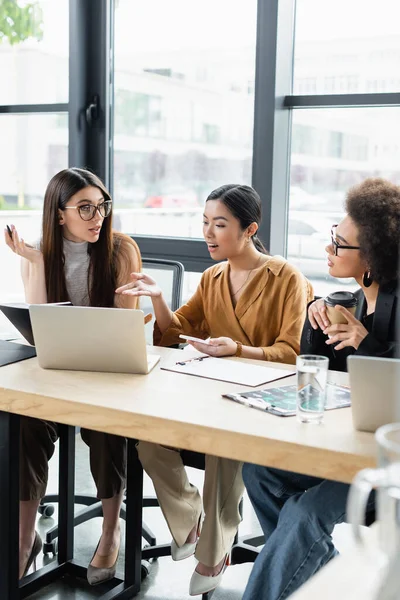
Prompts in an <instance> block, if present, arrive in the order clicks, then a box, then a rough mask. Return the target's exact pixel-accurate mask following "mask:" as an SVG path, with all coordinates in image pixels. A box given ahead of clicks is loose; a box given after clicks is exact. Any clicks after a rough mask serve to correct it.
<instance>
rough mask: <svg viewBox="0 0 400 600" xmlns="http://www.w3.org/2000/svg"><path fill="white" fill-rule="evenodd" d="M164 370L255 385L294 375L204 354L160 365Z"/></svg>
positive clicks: (292, 372)
mask: <svg viewBox="0 0 400 600" xmlns="http://www.w3.org/2000/svg"><path fill="white" fill-rule="evenodd" d="M160 368H161V369H164V370H165V371H174V373H184V374H185V375H195V376H196V377H204V378H205V379H217V380H218V381H227V382H229V383H237V384H239V385H248V386H250V387H257V386H259V385H264V384H265V383H270V382H271V381H275V380H277V379H283V378H284V377H290V376H291V375H295V373H296V371H295V370H293V371H286V370H285V369H274V368H272V367H262V366H257V365H252V364H246V363H244V362H238V361H232V360H227V359H223V358H216V357H214V356H208V355H207V354H204V355H202V356H197V357H195V358H189V359H183V360H181V361H178V362H173V363H169V364H165V365H162V366H161V367H160Z"/></svg>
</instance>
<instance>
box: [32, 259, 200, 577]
mask: <svg viewBox="0 0 400 600" xmlns="http://www.w3.org/2000/svg"><path fill="white" fill-rule="evenodd" d="M142 263H143V270H144V271H145V272H146V273H148V274H149V275H151V276H152V277H154V279H155V280H156V281H157V283H158V284H159V285H160V287H161V288H162V290H163V294H164V296H165V298H166V300H167V303H168V305H169V306H170V308H171V310H172V311H175V310H177V308H179V306H180V305H181V303H182V287H183V276H184V267H183V265H182V264H181V263H180V262H178V261H172V260H164V259H157V258H144V257H143V258H142ZM171 275H172V277H171ZM140 308H141V309H142V310H143V311H144V312H145V314H146V313H148V312H151V313H153V308H152V304H151V301H150V298H146V297H143V298H141V302H140ZM152 330H153V327H152V324H150V325H148V326H147V328H146V341H147V343H148V344H152ZM203 460H204V457H203ZM58 501H59V498H58V494H49V495H46V496H45V497H44V498H42V500H41V502H40V505H39V509H38V512H39V513H40V514H41V515H42V516H43V517H51V516H52V514H53V513H54V506H52V503H57V502H58ZM75 504H82V505H83V506H84V507H85V508H83V509H82V510H80V511H79V512H78V513H77V514H76V515H75V516H74V527H77V526H78V525H81V524H82V523H86V521H89V520H90V519H95V518H96V517H102V516H103V512H102V506H101V501H99V500H98V498H96V496H89V495H76V496H75ZM147 506H158V503H157V500H156V498H144V499H143V507H147ZM120 517H121V518H122V519H125V518H126V510H125V505H124V503H123V504H122V507H121V513H120ZM142 535H143V537H144V539H145V540H146V542H147V543H148V544H149V545H150V546H155V544H156V537H155V536H154V534H153V533H152V531H151V530H150V529H149V528H148V527H147V526H146V524H145V523H143V526H142ZM57 537H58V524H57V525H55V526H54V527H52V528H51V529H49V530H48V531H47V533H46V538H45V541H44V542H43V554H45V555H46V554H53V555H54V556H55V555H56V541H55V540H56V538H57ZM159 556H163V555H162V554H160V555H159ZM143 558H146V557H143ZM148 558H150V556H149V557H148ZM147 574H148V567H147V566H146V563H142V578H144V577H145V576H146V575H147Z"/></svg>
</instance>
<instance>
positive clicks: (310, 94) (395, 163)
mask: <svg viewBox="0 0 400 600" xmlns="http://www.w3.org/2000/svg"><path fill="white" fill-rule="evenodd" d="M399 17H400V4H399V3H398V2H397V0H382V2H379V3H378V4H377V3H376V2H373V1H372V0H371V1H370V0H352V1H351V2H348V1H346V0H338V1H337V2H335V3H330V4H329V3H328V4H327V3H324V2H319V0H298V1H297V6H296V23H295V47H294V50H295V51H294V79H293V91H294V94H295V96H293V97H288V99H289V102H288V103H287V105H288V106H289V107H290V109H291V110H292V111H293V114H292V129H291V155H290V165H291V166H290V174H289V180H290V188H289V219H288V228H287V255H288V258H289V260H291V261H292V262H293V263H295V264H296V265H297V266H298V267H299V268H300V269H301V270H302V271H303V272H304V273H305V275H307V277H309V278H310V279H311V281H312V282H313V284H314V288H315V292H316V294H317V295H324V294H325V293H326V292H328V291H331V290H332V289H333V288H335V289H337V288H338V286H340V287H343V286H354V285H355V283H354V281H341V282H340V283H338V282H337V280H334V279H332V278H330V277H329V276H328V275H327V264H326V252H325V246H326V245H327V244H328V243H329V239H330V238H329V235H330V227H331V225H332V224H334V223H337V222H339V221H340V219H341V218H342V217H343V215H344V201H345V195H346V191H347V190H348V189H349V188H350V187H351V186H352V185H355V184H357V183H360V182H361V181H363V180H364V179H366V178H367V177H385V178H387V179H389V180H390V181H392V182H393V183H397V184H400V106H399V99H400V96H399V95H398V94H395V93H396V92H397V93H398V92H400V70H399V67H398V65H399V64H400V35H399V27H398V22H399ZM382 93H386V95H385V96H382V95H381V94H382ZM345 95H346V96H345ZM393 96H396V97H395V98H393ZM381 103H382V104H385V106H380V104H381ZM316 107H318V108H316Z"/></svg>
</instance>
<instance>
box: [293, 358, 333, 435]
mask: <svg viewBox="0 0 400 600" xmlns="http://www.w3.org/2000/svg"><path fill="white" fill-rule="evenodd" d="M328 366H329V359H328V358H327V357H326V356H318V355H315V354H301V355H300V356H298V357H297V361H296V367H297V418H298V420H299V421H300V422H301V423H315V424H319V423H322V420H323V418H324V410H325V401H326V380H327V377H328Z"/></svg>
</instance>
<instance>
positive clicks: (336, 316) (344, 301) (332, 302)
mask: <svg viewBox="0 0 400 600" xmlns="http://www.w3.org/2000/svg"><path fill="white" fill-rule="evenodd" d="M337 304H339V305H340V306H343V307H344V308H346V309H347V310H349V311H350V312H351V313H352V314H353V315H354V314H355V312H356V308H357V298H356V296H355V295H354V294H353V293H352V292H333V293H332V294H329V295H328V296H327V297H326V298H325V306H326V314H327V315H328V319H329V320H330V322H331V323H332V325H337V324H339V323H347V319H346V317H345V316H344V315H342V314H341V313H340V312H339V311H337V310H335V306H336V305H337Z"/></svg>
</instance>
